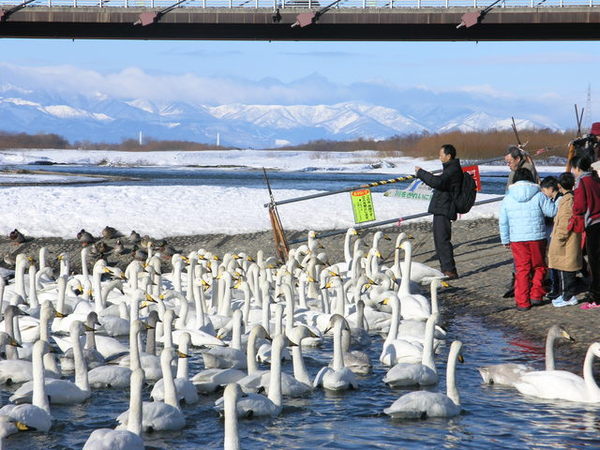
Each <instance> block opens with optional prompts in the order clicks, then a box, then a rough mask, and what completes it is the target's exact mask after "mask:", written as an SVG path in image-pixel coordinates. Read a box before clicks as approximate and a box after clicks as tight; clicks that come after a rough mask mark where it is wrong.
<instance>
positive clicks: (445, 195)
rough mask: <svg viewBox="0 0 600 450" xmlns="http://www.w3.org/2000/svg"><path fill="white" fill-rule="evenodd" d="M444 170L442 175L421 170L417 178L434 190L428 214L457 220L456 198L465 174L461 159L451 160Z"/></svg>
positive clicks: (444, 165)
mask: <svg viewBox="0 0 600 450" xmlns="http://www.w3.org/2000/svg"><path fill="white" fill-rule="evenodd" d="M443 167H444V170H443V171H442V173H441V175H433V174H431V173H429V172H427V171H426V170H423V169H420V170H419V171H418V172H417V177H418V178H419V179H421V180H423V182H424V183H425V184H426V185H428V186H430V187H432V188H433V197H431V202H429V209H428V210H427V212H429V213H431V214H436V215H442V216H446V217H448V219H450V220H456V207H455V206H454V197H456V195H457V194H458V193H459V192H460V188H461V185H462V181H463V172H462V169H461V167H460V160H459V159H451V160H450V161H448V162H447V163H444V164H443Z"/></svg>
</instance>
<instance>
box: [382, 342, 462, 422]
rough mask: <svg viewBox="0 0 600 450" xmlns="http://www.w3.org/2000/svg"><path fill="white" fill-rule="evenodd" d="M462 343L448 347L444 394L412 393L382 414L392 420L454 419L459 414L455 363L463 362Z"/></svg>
mask: <svg viewBox="0 0 600 450" xmlns="http://www.w3.org/2000/svg"><path fill="white" fill-rule="evenodd" d="M461 349H462V342H460V341H454V342H452V344H451V345H450V352H449V354H448V365H447V366H446V394H442V393H441V392H429V391H414V392H409V393H408V394H404V395H402V396H401V397H400V398H398V399H397V400H396V401H395V402H394V403H392V404H391V405H390V406H389V407H388V408H385V409H384V410H383V412H384V413H385V414H387V415H388V416H390V417H391V418H392V419H427V418H430V417H454V416H457V415H459V414H460V413H461V411H462V407H461V404H460V394H459V392H458V389H457V388H456V362H457V361H461V362H462V361H463V359H462V355H461Z"/></svg>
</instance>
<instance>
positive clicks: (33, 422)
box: [0, 341, 52, 432]
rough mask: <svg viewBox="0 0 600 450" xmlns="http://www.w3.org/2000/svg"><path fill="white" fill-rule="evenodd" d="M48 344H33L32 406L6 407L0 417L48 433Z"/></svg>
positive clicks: (49, 417)
mask: <svg viewBox="0 0 600 450" xmlns="http://www.w3.org/2000/svg"><path fill="white" fill-rule="evenodd" d="M47 350H48V343H47V342H45V341H37V342H36V343H35V344H33V395H32V402H31V404H22V405H6V406H4V407H2V408H1V409H0V415H7V416H10V417H11V418H13V419H14V420H17V421H19V422H21V423H24V424H25V425H27V427H29V428H32V429H35V430H37V431H44V432H47V431H48V430H50V427H51V426H52V416H51V415H50V404H49V401H48V397H47V395H46V389H45V385H44V353H46V352H47Z"/></svg>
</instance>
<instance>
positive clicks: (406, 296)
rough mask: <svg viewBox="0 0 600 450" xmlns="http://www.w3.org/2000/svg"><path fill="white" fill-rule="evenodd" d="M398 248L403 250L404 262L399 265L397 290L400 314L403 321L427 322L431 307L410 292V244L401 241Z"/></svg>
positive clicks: (427, 302) (417, 295) (422, 298)
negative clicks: (399, 274) (399, 272)
mask: <svg viewBox="0 0 600 450" xmlns="http://www.w3.org/2000/svg"><path fill="white" fill-rule="evenodd" d="M400 247H401V248H402V249H403V250H404V254H405V256H404V257H405V262H404V264H401V266H400V267H401V269H402V280H401V281H400V287H399V288H398V296H399V297H400V314H401V315H402V318H404V319H416V320H427V318H428V317H429V315H430V314H431V305H430V304H429V301H428V300H427V298H425V297H423V296H422V295H419V294H412V293H411V292H410V274H411V270H412V244H411V243H410V242H409V241H408V240H405V241H402V243H401V244H400Z"/></svg>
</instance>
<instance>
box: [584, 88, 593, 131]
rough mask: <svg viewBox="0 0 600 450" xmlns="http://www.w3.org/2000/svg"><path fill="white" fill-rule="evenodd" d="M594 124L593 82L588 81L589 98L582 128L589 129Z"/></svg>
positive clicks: (586, 102)
mask: <svg viewBox="0 0 600 450" xmlns="http://www.w3.org/2000/svg"><path fill="white" fill-rule="evenodd" d="M591 126H592V83H588V89H587V98H586V101H585V117H584V118H583V126H582V128H583V129H584V130H586V131H585V132H586V133H587V130H589V128H590V127H591Z"/></svg>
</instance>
